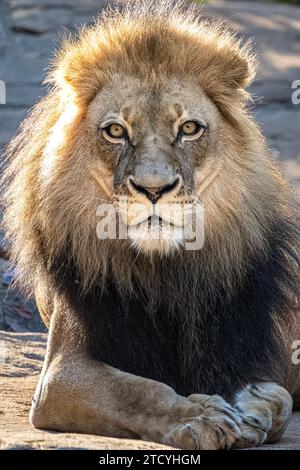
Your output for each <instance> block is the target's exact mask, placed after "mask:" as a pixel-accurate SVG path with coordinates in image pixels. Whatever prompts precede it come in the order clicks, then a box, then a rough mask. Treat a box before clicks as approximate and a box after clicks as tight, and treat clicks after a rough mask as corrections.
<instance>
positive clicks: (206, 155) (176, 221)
mask: <svg viewBox="0 0 300 470" xmlns="http://www.w3.org/2000/svg"><path fill="white" fill-rule="evenodd" d="M218 118H219V116H218V112H217V110H216V108H215V106H214V105H213V103H212V102H211V101H210V100H209V99H208V98H207V97H206V96H205V94H204V93H203V92H202V91H201V90H200V88H199V87H198V86H196V85H195V84H193V83H190V82H188V81H187V80H184V81H183V80H179V79H177V80H176V79H172V80H165V81H164V82H162V83H160V85H159V87H158V86H157V83H156V84H155V86H153V85H151V83H145V82H144V83H143V82H141V81H140V80H138V79H136V78H135V79H133V78H129V77H126V79H125V81H124V78H123V80H122V81H121V78H120V77H116V78H115V79H114V80H113V81H112V82H111V83H110V84H109V85H107V86H106V87H104V88H103V89H102V90H101V91H100V92H99V93H98V95H97V96H96V97H95V98H94V100H93V101H92V103H91V104H90V106H89V109H88V112H87V115H86V118H85V121H86V122H85V125H86V129H87V132H88V135H89V139H88V140H89V154H88V155H87V151H86V148H84V149H82V158H84V159H85V165H86V167H87V169H88V172H87V178H91V180H92V181H91V183H92V185H95V186H96V191H97V192H98V195H99V198H100V199H101V200H102V201H103V202H104V201H107V202H108V203H112V205H113V206H112V208H111V212H112V214H113V215H114V216H115V215H116V214H117V215H118V216H120V223H122V224H123V226H124V227H125V232H126V233H125V236H126V234H127V235H128V238H129V240H130V242H131V244H132V245H133V246H135V247H136V248H137V249H138V250H143V251H153V250H160V251H164V252H168V251H169V250H171V249H172V248H174V247H177V246H179V245H182V244H184V243H185V238H186V237H187V236H191V235H192V234H191V231H190V232H189V229H190V230H192V226H194V229H195V220H194V219H195V217H197V216H198V217H199V216H200V213H201V214H202V212H201V207H200V198H199V196H200V191H199V183H201V182H202V181H203V180H204V179H206V178H208V176H209V175H210V174H212V173H214V172H215V170H216V168H217V167H220V159H219V160H218V159H217V158H216V156H215V155H214V147H215V140H216V131H217V129H218ZM221 132H222V131H221V129H220V128H219V133H221ZM75 168H76V167H75ZM199 179H200V180H201V181H199ZM200 186H202V185H201V184H200ZM100 211H101V208H100ZM104 213H105V211H104V212H103V214H104ZM109 223H110V224H112V225H115V224H116V217H110V221H109ZM200 223H202V220H201V222H200ZM124 227H123V228H124ZM198 228H199V227H198ZM111 229H112V231H114V227H112V228H111ZM201 229H202V228H201ZM187 234H188V235H187Z"/></svg>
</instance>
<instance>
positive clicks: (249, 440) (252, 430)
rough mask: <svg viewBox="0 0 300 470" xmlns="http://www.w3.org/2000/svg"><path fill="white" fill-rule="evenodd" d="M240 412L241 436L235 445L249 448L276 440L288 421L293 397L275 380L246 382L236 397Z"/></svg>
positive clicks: (237, 407)
mask: <svg viewBox="0 0 300 470" xmlns="http://www.w3.org/2000/svg"><path fill="white" fill-rule="evenodd" d="M235 408H236V409H237V410H238V411H239V412H240V413H241V416H242V419H243V424H242V426H241V429H242V437H241V439H240V440H237V441H236V442H235V444H234V447H239V448H241V447H251V446H258V445H261V444H263V443H271V442H276V441H277V440H278V439H280V437H281V436H282V434H283V433H284V431H285V429H286V427H287V425H288V422H289V420H290V417H291V414H292V409H293V400H292V397H291V395H290V394H289V392H288V391H287V390H286V389H285V388H283V387H281V386H280V385H278V384H276V383H274V382H259V383H256V384H249V385H248V386H247V387H245V388H244V389H243V390H242V391H241V392H240V393H238V394H237V396H236V400H235Z"/></svg>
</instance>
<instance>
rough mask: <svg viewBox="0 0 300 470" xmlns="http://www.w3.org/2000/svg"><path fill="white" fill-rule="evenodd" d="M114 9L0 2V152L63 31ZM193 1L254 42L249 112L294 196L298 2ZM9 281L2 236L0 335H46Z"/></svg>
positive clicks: (298, 169) (38, 91)
mask: <svg viewBox="0 0 300 470" xmlns="http://www.w3.org/2000/svg"><path fill="white" fill-rule="evenodd" d="M195 1H196V0H195ZM112 3H113V2H111V1H104V0H102V1H101V0H77V1H76V0H0V80H1V81H3V82H5V84H6V104H0V149H1V148H3V147H4V146H5V144H7V143H8V141H9V140H10V139H11V137H12V135H13V134H14V132H15V131H16V129H17V127H18V125H19V123H20V121H21V120H22V119H23V118H24V117H25V115H26V112H27V111H28V109H29V108H31V106H32V105H33V104H34V103H35V102H36V101H37V100H38V99H39V98H40V97H41V96H43V95H44V94H45V89H44V88H43V86H42V81H43V78H44V77H45V73H46V71H47V67H48V64H49V59H50V58H51V55H52V53H53V50H54V49H55V48H56V47H57V46H58V44H59V37H60V36H61V35H62V33H65V32H66V30H67V31H73V30H74V29H75V28H76V26H80V25H83V24H86V23H89V22H91V20H92V18H93V17H94V16H95V15H96V14H97V12H98V11H99V10H101V8H103V7H104V6H105V5H107V4H112ZM157 3H159V0H157ZM187 3H188V0H187ZM196 3H198V4H199V6H200V4H201V3H203V6H202V15H204V16H206V17H217V18H220V17H221V18H223V19H224V20H225V21H226V22H227V23H228V24H229V25H230V26H232V28H234V29H236V30H237V31H238V34H242V35H243V36H244V37H246V38H249V37H251V38H253V41H254V45H255V50H256V51H257V54H258V57H259V60H260V68H259V71H258V75H257V78H256V80H255V82H254V84H253V86H252V88H251V92H252V96H253V99H254V102H253V103H251V104H250V106H251V108H252V112H253V114H254V115H255V116H256V119H257V120H258V122H259V123H260V124H261V127H262V129H263V132H264V133H265V135H266V136H267V138H268V140H269V144H270V146H271V148H272V149H273V153H274V157H275V158H276V159H278V161H279V163H280V165H281V166H282V168H283V171H284V173H285V174H286V175H287V177H288V179H289V180H290V182H291V184H292V185H293V186H294V188H295V191H296V193H297V196H298V197H299V196H300V104H298V105H297V104H293V103H292V93H293V92H295V90H294V89H293V88H292V84H293V82H295V81H296V80H299V87H300V0H282V1H256V0H251V1H238V0H235V1H234V0H228V1H226V0H211V1H205V2H202V1H196ZM295 86H296V84H295ZM298 97H299V98H300V93H298ZM1 101H2V100H0V102H1ZM13 279H14V273H13V272H12V271H10V269H9V267H8V262H7V259H6V253H5V248H4V246H3V242H2V238H1V235H0V329H6V330H9V331H16V332H24V331H43V326H42V324H41V321H40V319H39V316H38V314H37V312H36V308H35V305H34V302H32V301H31V302H26V301H25V300H24V299H23V297H22V296H21V295H20V293H19V292H18V291H17V290H16V289H14V288H12V287H11V282H12V281H13Z"/></svg>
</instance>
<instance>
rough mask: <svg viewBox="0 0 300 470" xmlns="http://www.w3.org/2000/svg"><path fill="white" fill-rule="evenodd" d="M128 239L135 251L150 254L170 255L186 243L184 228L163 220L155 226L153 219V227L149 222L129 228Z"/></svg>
mask: <svg viewBox="0 0 300 470" xmlns="http://www.w3.org/2000/svg"><path fill="white" fill-rule="evenodd" d="M128 237H129V239H130V242H131V246H132V247H133V248H134V249H135V250H137V251H139V252H140V251H143V252H144V253H148V254H150V253H153V252H159V253H162V254H168V253H170V252H172V251H175V250H178V249H179V247H180V246H182V245H183V243H184V234H183V228H182V227H179V226H176V225H172V224H170V223H165V222H164V221H162V220H161V219H159V221H157V223H156V224H155V223H154V224H153V218H152V224H151V226H150V225H149V223H148V220H145V221H144V222H142V223H139V224H137V225H131V226H129V227H128Z"/></svg>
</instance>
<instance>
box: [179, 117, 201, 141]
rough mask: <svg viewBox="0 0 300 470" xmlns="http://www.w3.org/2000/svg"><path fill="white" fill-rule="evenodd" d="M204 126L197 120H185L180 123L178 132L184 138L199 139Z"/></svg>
mask: <svg viewBox="0 0 300 470" xmlns="http://www.w3.org/2000/svg"><path fill="white" fill-rule="evenodd" d="M205 129H206V127H205V126H204V125H203V124H200V123H199V122H197V121H186V122H184V123H183V124H182V126H181V128H180V130H179V134H180V135H181V137H183V138H184V140H194V139H199V137H201V136H202V134H203V133H204V131H205Z"/></svg>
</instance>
